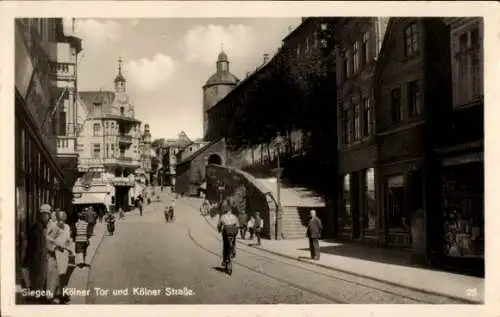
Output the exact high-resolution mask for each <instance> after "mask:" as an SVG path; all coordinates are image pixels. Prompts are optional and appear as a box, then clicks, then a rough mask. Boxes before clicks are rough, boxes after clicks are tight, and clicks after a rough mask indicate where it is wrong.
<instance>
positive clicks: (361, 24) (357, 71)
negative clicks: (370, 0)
mask: <svg viewBox="0 0 500 317" xmlns="http://www.w3.org/2000/svg"><path fill="white" fill-rule="evenodd" d="M388 20H389V18H385V17H384V18H378V17H376V18H342V19H340V20H339V22H338V23H337V25H336V29H335V39H336V41H335V43H336V47H335V54H336V59H337V62H336V73H337V120H338V133H337V137H338V142H337V149H338V171H337V172H338V174H339V176H340V181H339V183H340V187H341V188H342V189H341V190H340V191H339V197H338V202H339V204H338V208H336V209H337V210H338V216H337V221H338V228H337V229H338V234H339V236H343V237H345V238H348V239H363V240H377V217H378V216H377V208H376V206H377V205H376V198H375V187H376V170H375V164H376V161H377V147H376V143H375V133H374V128H373V126H374V122H375V120H374V106H373V105H374V102H373V94H372V80H373V74H374V70H375V66H376V62H377V60H378V57H379V54H380V49H381V46H382V42H383V40H384V36H385V31H386V28H387V23H388Z"/></svg>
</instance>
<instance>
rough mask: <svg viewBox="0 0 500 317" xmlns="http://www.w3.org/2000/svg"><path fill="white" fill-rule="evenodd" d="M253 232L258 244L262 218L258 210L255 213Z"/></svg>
mask: <svg viewBox="0 0 500 317" xmlns="http://www.w3.org/2000/svg"><path fill="white" fill-rule="evenodd" d="M254 232H255V236H256V237H257V244H258V245H260V235H261V232H262V218H261V217H260V212H256V213H255V221H254Z"/></svg>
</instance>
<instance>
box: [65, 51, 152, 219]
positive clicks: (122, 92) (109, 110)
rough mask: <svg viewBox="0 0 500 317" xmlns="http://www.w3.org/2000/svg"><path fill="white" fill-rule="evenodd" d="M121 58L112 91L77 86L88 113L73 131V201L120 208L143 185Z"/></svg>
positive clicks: (137, 134)
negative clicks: (76, 172) (76, 174)
mask: <svg viewBox="0 0 500 317" xmlns="http://www.w3.org/2000/svg"><path fill="white" fill-rule="evenodd" d="M121 67H122V66H121V60H120V61H119V66H118V75H117V76H116V78H115V80H114V91H82V92H79V98H80V101H81V102H82V103H83V104H84V106H85V109H86V111H87V117H86V119H85V121H84V123H83V126H82V128H81V131H80V134H79V136H78V151H79V154H80V155H79V158H78V170H79V172H80V173H81V176H80V177H79V178H78V179H77V181H76V183H75V185H74V187H73V195H74V201H73V202H74V204H76V205H79V206H85V205H87V206H88V205H96V207H97V208H104V207H106V208H112V209H118V208H120V207H121V208H123V209H124V210H127V209H128V208H130V207H131V205H132V204H133V199H134V197H137V196H138V195H139V194H140V192H141V190H142V188H143V186H142V185H140V183H139V182H138V181H137V170H138V169H139V168H140V167H141V161H140V159H141V152H140V148H139V146H140V142H141V129H140V126H141V122H140V121H139V120H137V119H136V118H135V109H134V106H133V104H132V103H131V101H130V98H129V96H128V94H127V89H126V79H125V77H124V76H123V74H122V69H121Z"/></svg>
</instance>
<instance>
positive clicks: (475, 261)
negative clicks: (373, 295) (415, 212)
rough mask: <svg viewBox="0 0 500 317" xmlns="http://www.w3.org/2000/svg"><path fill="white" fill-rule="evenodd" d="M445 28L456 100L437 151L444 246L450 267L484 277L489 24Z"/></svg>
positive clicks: (477, 21)
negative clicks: (486, 43) (486, 46)
mask: <svg viewBox="0 0 500 317" xmlns="http://www.w3.org/2000/svg"><path fill="white" fill-rule="evenodd" d="M445 22H446V24H447V25H448V32H449V35H448V37H447V38H449V39H450V40H449V44H450V47H451V50H450V54H449V55H448V56H449V59H448V63H449V64H448V65H450V67H451V87H452V98H451V103H449V104H448V106H447V107H446V109H445V110H446V112H445V114H446V116H444V117H445V118H446V120H444V121H442V122H440V130H439V134H438V135H440V136H441V137H440V138H439V139H438V141H439V143H437V142H436V143H435V144H434V149H433V150H434V153H435V154H436V160H437V162H438V165H439V170H440V173H439V175H440V177H441V179H440V182H439V184H440V185H441V187H440V188H439V189H438V191H437V192H438V193H440V197H439V198H440V199H439V201H440V202H441V204H440V206H439V207H440V208H439V209H438V211H440V216H441V219H442V221H440V222H439V224H440V228H439V229H440V230H437V231H438V232H439V233H440V235H439V238H440V239H439V240H438V241H439V242H440V243H439V244H438V245H440V246H441V247H442V249H441V250H442V254H443V255H444V258H443V259H442V260H443V262H444V263H445V264H446V265H450V266H454V267H455V266H459V267H468V268H471V269H472V268H480V269H482V270H483V272H484V230H485V226H484V219H485V218H484V208H485V207H484V75H483V74H484V40H483V39H484V37H483V34H484V24H483V18H476V17H468V18H447V19H445ZM435 136H436V135H434V137H435Z"/></svg>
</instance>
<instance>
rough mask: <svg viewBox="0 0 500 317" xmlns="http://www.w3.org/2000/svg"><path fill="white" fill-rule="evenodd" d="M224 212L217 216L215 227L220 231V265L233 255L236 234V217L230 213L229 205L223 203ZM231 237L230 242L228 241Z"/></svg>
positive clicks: (237, 225)
mask: <svg viewBox="0 0 500 317" xmlns="http://www.w3.org/2000/svg"><path fill="white" fill-rule="evenodd" d="M222 208H223V210H224V214H222V215H221V216H220V218H219V223H218V225H217V229H218V231H219V232H221V233H222V266H224V265H225V264H226V263H227V262H229V261H230V257H234V256H235V253H234V250H235V249H234V243H236V234H237V233H238V227H239V223H238V218H237V217H236V216H235V215H233V214H232V213H231V208H229V206H227V205H226V206H224V205H223V207H222ZM230 238H232V239H231V240H232V244H231V241H230Z"/></svg>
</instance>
